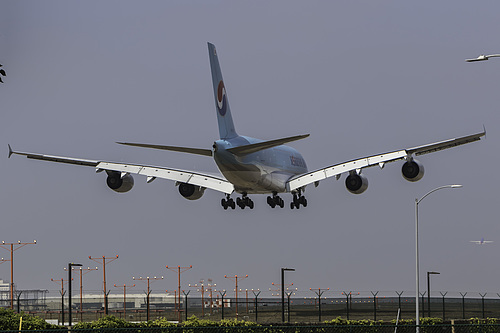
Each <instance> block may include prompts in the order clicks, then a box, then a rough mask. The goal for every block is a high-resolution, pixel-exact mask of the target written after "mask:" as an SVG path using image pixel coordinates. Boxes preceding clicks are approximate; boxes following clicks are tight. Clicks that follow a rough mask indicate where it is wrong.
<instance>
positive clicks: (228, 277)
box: [224, 274, 248, 320]
mask: <svg viewBox="0 0 500 333" xmlns="http://www.w3.org/2000/svg"><path fill="white" fill-rule="evenodd" d="M224 277H225V278H226V279H231V280H232V279H234V281H235V283H236V287H235V288H234V291H235V294H236V320H238V279H240V281H241V280H244V279H246V278H247V277H248V274H247V275H245V276H244V277H238V275H235V276H227V275H224Z"/></svg>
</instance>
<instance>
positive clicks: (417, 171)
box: [401, 160, 424, 182]
mask: <svg viewBox="0 0 500 333" xmlns="http://www.w3.org/2000/svg"><path fill="white" fill-rule="evenodd" d="M401 173H402V174H403V177H404V179H406V180H407V181H410V182H416V181H419V180H420V179H422V177H423V176H424V166H423V165H422V164H421V163H420V162H419V161H417V160H411V161H407V162H405V164H403V167H402V168H401Z"/></svg>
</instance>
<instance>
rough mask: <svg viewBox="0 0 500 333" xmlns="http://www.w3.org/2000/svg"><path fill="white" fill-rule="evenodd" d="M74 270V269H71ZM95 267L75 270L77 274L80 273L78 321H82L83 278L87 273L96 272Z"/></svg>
mask: <svg viewBox="0 0 500 333" xmlns="http://www.w3.org/2000/svg"><path fill="white" fill-rule="evenodd" d="M72 269H73V270H74V268H72ZM97 270H98V269H97V267H96V268H90V267H87V268H81V267H80V269H78V270H76V271H77V272H79V273H80V321H83V276H84V275H85V274H87V273H89V272H92V271H97Z"/></svg>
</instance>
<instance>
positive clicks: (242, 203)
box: [220, 193, 254, 210]
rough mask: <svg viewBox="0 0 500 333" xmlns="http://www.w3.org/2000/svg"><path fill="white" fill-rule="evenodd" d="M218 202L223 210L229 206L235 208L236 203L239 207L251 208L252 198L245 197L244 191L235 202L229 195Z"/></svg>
mask: <svg viewBox="0 0 500 333" xmlns="http://www.w3.org/2000/svg"><path fill="white" fill-rule="evenodd" d="M220 203H221V205H222V207H223V208H224V209H225V210H226V209H228V208H229V207H231V209H235V208H236V205H238V206H239V207H240V208H241V209H245V207H249V208H250V209H253V207H254V205H253V201H252V199H250V198H249V197H247V195H246V193H243V195H242V196H241V198H236V203H235V202H234V200H233V199H232V198H231V197H230V196H229V195H227V196H226V198H225V199H222V200H221V201H220Z"/></svg>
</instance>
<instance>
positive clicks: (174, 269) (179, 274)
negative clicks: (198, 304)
mask: <svg viewBox="0 0 500 333" xmlns="http://www.w3.org/2000/svg"><path fill="white" fill-rule="evenodd" d="M165 268H167V269H170V270H171V271H174V272H175V271H177V280H178V282H179V286H178V288H179V289H178V292H177V296H178V297H179V299H178V300H179V301H178V303H177V305H176V309H177V311H178V312H179V322H181V273H184V272H185V271H187V270H189V269H191V268H193V266H192V265H190V266H189V267H181V266H177V267H168V266H165Z"/></svg>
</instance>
